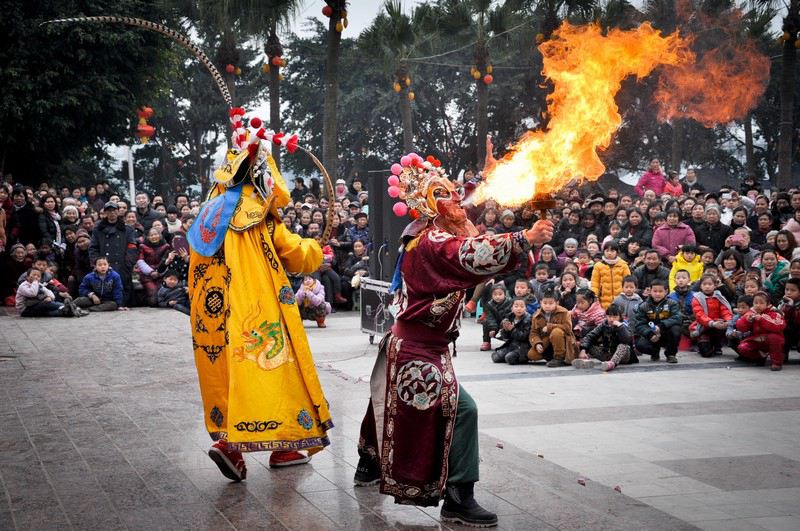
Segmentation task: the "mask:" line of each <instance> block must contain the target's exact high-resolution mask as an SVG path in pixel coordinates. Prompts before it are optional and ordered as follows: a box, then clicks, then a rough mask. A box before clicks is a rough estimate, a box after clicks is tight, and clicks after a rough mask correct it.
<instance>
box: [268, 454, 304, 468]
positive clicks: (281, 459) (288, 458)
mask: <svg viewBox="0 0 800 531" xmlns="http://www.w3.org/2000/svg"><path fill="white" fill-rule="evenodd" d="M309 461H311V456H310V455H303V454H301V453H300V452H284V451H280V452H272V454H271V455H270V456H269V466H270V468H278V467H282V466H292V465H302V464H303V463H308V462H309Z"/></svg>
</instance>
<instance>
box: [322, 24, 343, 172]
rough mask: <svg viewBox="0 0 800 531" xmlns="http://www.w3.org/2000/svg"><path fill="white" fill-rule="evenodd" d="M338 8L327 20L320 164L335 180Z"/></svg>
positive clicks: (339, 40) (339, 38)
mask: <svg viewBox="0 0 800 531" xmlns="http://www.w3.org/2000/svg"><path fill="white" fill-rule="evenodd" d="M340 13H341V11H340V10H334V14H333V16H331V17H330V19H329V20H328V39H327V49H326V61H325V111H324V112H325V114H324V118H323V125H322V165H323V166H325V168H326V169H327V170H328V173H330V174H331V177H332V178H333V179H334V180H335V179H337V177H338V173H337V163H338V154H337V151H338V150H337V136H338V135H337V123H336V120H337V102H338V99H339V77H338V71H339V44H340V43H341V41H342V34H341V33H340V32H338V31H336V24H337V23H338V22H339V20H340V16H341V15H340Z"/></svg>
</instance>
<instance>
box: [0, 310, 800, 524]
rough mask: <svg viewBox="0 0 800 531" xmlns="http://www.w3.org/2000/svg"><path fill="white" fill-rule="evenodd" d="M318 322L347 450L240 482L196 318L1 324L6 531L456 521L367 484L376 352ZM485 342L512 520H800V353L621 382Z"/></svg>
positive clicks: (644, 372)
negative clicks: (198, 342) (359, 477)
mask: <svg viewBox="0 0 800 531" xmlns="http://www.w3.org/2000/svg"><path fill="white" fill-rule="evenodd" d="M307 326H308V332H309V337H310V339H311V343H312V349H313V351H314V353H315V358H316V360H317V365H318V369H319V374H320V378H321V380H322V384H323V387H324V389H325V391H326V395H327V397H328V399H329V401H330V402H331V407H332V411H333V414H334V422H335V423H336V428H335V429H334V430H333V431H332V432H331V441H332V444H331V447H330V448H329V449H327V450H326V451H324V452H322V453H321V454H318V455H316V456H314V459H313V460H312V461H311V464H310V465H306V466H301V467H295V468H291V469H286V470H270V469H269V468H268V467H267V466H266V463H267V458H268V455H267V454H248V455H247V457H246V459H247V462H248V468H249V471H248V479H247V481H246V482H244V483H241V484H231V483H229V482H227V481H226V480H225V479H224V478H223V477H222V476H221V475H220V474H219V472H218V470H217V469H216V467H215V465H214V464H213V463H212V462H211V460H210V459H208V457H207V455H206V454H205V451H206V450H207V448H208V444H209V440H208V436H207V434H206V433H205V430H204V429H203V424H202V418H201V417H202V410H201V407H200V397H199V391H198V387H197V379H196V373H195V369H194V362H193V358H192V353H191V339H190V334H189V327H188V318H187V317H186V316H184V315H182V314H180V313H178V312H174V311H169V310H156V309H137V310H133V311H131V312H115V313H113V314H102V315H101V314H95V315H90V316H88V317H85V318H82V319H80V320H77V319H56V318H53V319H20V318H17V317H13V316H3V317H0V392H1V393H2V395H0V396H2V398H3V403H4V406H5V407H4V408H3V410H2V411H1V412H0V416H1V417H2V418H1V419H0V420H2V423H3V429H2V430H0V480H2V489H3V496H2V497H0V529H15V528H16V529H230V528H237V529H287V528H288V529H304V530H305V529H336V528H343V529H344V528H346V529H390V528H399V529H437V528H440V527H441V528H444V526H440V524H439V522H438V519H437V516H438V509H425V510H423V509H418V508H414V507H405V506H399V505H395V504H394V503H393V502H392V500H391V499H390V498H388V497H385V496H381V495H379V494H378V493H377V490H375V489H361V488H359V489H355V488H354V487H353V486H352V476H353V472H354V469H355V468H354V467H355V465H356V462H357V454H356V441H357V439H358V427H359V424H360V421H361V418H362V416H363V412H364V407H365V405H366V400H367V396H368V386H367V383H366V382H367V380H368V377H369V374H370V371H371V368H372V361H373V359H374V356H375V353H376V351H377V346H374V345H369V342H368V340H367V337H366V336H365V335H363V334H361V333H360V331H359V330H358V319H357V317H356V316H355V314H344V313H339V314H335V315H334V316H332V317H331V318H330V319H329V327H328V328H327V329H322V330H320V329H316V328H315V327H312V325H311V324H308V325H307ZM479 344H480V330H479V327H478V326H477V325H475V324H474V323H472V322H466V323H465V326H464V332H463V334H462V338H461V339H460V340H459V347H458V357H457V358H456V361H455V365H456V371H457V373H458V375H459V379H460V381H461V382H462V383H463V384H464V385H465V387H467V388H468V389H469V391H470V393H471V394H472V395H473V397H474V398H475V400H476V401H477V403H478V406H479V410H480V430H481V443H482V447H481V456H482V460H483V463H482V468H481V474H482V480H481V482H480V483H479V484H478V489H477V491H478V496H479V498H478V499H479V500H480V501H481V502H482V503H483V504H484V505H485V506H487V508H489V509H492V510H495V511H497V512H498V513H499V514H500V528H501V529H582V528H585V529H693V528H703V529H800V503H799V502H800V460H798V457H797V441H798V440H800V422H798V421H800V387H799V386H798V382H800V370H798V367H799V366H798V365H797V363H796V359H795V360H793V361H794V363H792V364H790V365H789V366H787V367H785V368H784V370H783V371H782V372H780V373H771V372H770V371H769V370H768V368H766V369H765V368H754V367H750V366H741V365H738V364H737V363H736V362H734V361H733V355H732V354H731V353H728V354H727V355H726V356H723V357H722V358H714V359H712V360H705V359H701V358H700V357H699V356H697V355H696V354H690V353H681V354H680V355H679V360H680V363H679V364H678V365H677V366H667V365H666V364H664V363H663V362H662V363H659V364H654V363H651V362H650V361H648V360H643V362H642V363H640V364H639V365H638V366H631V367H623V368H621V369H619V370H616V371H614V372H612V373H609V374H604V373H602V372H601V371H582V370H575V369H572V368H562V369H546V368H544V367H541V366H527V367H519V366H506V365H497V364H493V363H491V361H490V360H489V357H488V353H484V352H478V350H477V347H478V345H479ZM795 356H796V355H795ZM615 487H617V490H615ZM456 527H457V526H456Z"/></svg>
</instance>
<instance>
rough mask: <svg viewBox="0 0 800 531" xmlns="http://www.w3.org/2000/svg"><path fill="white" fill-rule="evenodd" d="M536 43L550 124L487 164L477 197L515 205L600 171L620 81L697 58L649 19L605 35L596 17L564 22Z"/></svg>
mask: <svg viewBox="0 0 800 531" xmlns="http://www.w3.org/2000/svg"><path fill="white" fill-rule="evenodd" d="M540 50H541V52H542V55H543V56H544V69H543V74H544V76H545V77H547V78H549V79H550V80H551V81H552V82H553V86H554V90H553V93H552V94H551V95H549V96H548V105H547V110H548V114H549V115H550V122H549V124H548V126H547V130H545V131H534V132H529V133H526V134H525V135H524V136H523V137H522V138H521V139H520V140H519V141H518V142H517V144H516V145H515V146H514V147H513V148H512V151H511V152H510V153H509V154H507V155H506V156H505V157H504V158H502V159H501V160H498V161H497V163H496V164H495V165H494V166H493V167H491V168H485V175H486V180H485V181H484V183H483V185H482V186H480V187H478V188H477V189H476V191H475V202H477V203H480V202H483V201H485V200H486V199H488V198H493V199H495V200H497V201H498V202H499V203H500V204H503V205H509V206H515V205H520V204H522V203H524V202H526V201H528V200H529V199H531V198H532V197H534V196H535V195H538V196H542V195H545V194H549V193H552V192H556V191H558V190H560V189H561V188H563V187H564V185H565V184H566V183H567V182H569V181H570V180H571V179H573V178H577V179H584V178H586V179H590V180H594V179H597V178H598V177H600V176H601V175H602V174H603V172H604V171H605V166H604V165H603V163H602V162H601V161H600V157H599V156H598V155H597V151H598V150H600V149H605V148H607V147H608V145H609V143H610V142H611V139H612V136H613V134H614V133H615V132H616V131H617V129H619V127H620V125H621V124H622V117H621V116H620V114H619V109H618V108H617V104H616V103H615V101H614V96H615V95H616V94H617V92H619V90H620V85H621V83H622V81H623V80H624V79H625V78H627V77H628V76H631V75H635V76H637V77H638V78H642V77H645V76H647V75H649V74H650V72H652V71H653V69H654V68H656V67H657V66H659V65H662V64H669V65H679V64H683V63H686V62H691V61H693V59H694V55H693V54H692V52H691V51H690V50H689V42H688V40H686V39H682V38H681V37H680V36H678V35H677V34H672V35H669V36H666V37H663V36H662V35H661V34H660V32H659V31H657V30H655V29H653V27H652V26H651V25H650V24H648V23H645V24H642V25H641V26H640V27H639V28H637V29H635V30H629V31H624V30H619V29H614V30H611V31H609V32H608V34H607V35H603V34H602V31H601V29H600V27H599V26H597V25H594V24H592V25H585V26H572V25H570V24H568V23H566V22H565V23H564V24H562V26H561V27H560V28H559V29H558V30H557V31H556V32H554V33H553V37H552V39H551V40H549V41H547V42H545V43H543V44H542V45H541V46H540Z"/></svg>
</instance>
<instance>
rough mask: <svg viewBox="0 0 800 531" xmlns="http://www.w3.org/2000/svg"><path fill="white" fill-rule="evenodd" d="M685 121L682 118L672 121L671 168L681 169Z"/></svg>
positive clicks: (678, 170)
mask: <svg viewBox="0 0 800 531" xmlns="http://www.w3.org/2000/svg"><path fill="white" fill-rule="evenodd" d="M684 125H685V124H684V122H683V120H681V119H677V118H676V119H675V120H673V122H672V167H671V168H670V169H671V170H674V171H677V172H678V173H680V171H681V163H682V162H683V134H684V133H683V131H684Z"/></svg>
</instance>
